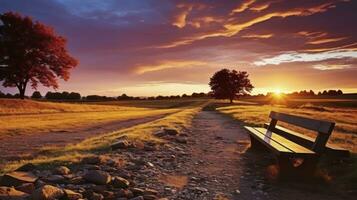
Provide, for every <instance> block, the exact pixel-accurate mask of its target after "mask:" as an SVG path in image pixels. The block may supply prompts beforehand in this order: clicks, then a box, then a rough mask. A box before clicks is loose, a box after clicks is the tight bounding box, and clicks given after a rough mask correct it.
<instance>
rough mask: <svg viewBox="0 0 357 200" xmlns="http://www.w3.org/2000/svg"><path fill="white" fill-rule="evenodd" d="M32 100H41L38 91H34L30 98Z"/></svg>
mask: <svg viewBox="0 0 357 200" xmlns="http://www.w3.org/2000/svg"><path fill="white" fill-rule="evenodd" d="M31 98H32V99H41V98H42V95H41V93H40V92H39V91H34V92H33V93H32V96H31Z"/></svg>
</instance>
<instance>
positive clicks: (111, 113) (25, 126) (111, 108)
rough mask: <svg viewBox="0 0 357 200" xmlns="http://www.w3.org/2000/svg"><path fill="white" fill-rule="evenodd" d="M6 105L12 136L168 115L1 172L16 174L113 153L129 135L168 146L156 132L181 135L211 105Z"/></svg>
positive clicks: (4, 164)
mask: <svg viewBox="0 0 357 200" xmlns="http://www.w3.org/2000/svg"><path fill="white" fill-rule="evenodd" d="M1 101H2V102H0V103H1V104H0V107H1V110H2V115H0V119H1V122H0V125H1V128H0V133H1V134H8V136H11V135H15V134H31V133H33V132H34V131H35V132H42V131H54V130H66V129H69V128H71V129H72V128H73V126H75V127H83V126H86V125H90V124H93V123H98V124H101V123H104V122H108V121H111V120H116V121H118V120H119V121H120V120H125V119H129V118H130V119H131V118H133V119H135V118H139V117H140V118H142V117H149V116H155V115H163V116H162V117H160V118H159V119H157V120H154V121H150V122H147V123H142V124H139V125H134V126H131V127H129V128H124V129H120V130H118V131H112V132H108V133H104V134H101V135H98V136H95V137H91V138H88V139H86V140H84V141H82V142H79V143H76V144H69V145H66V146H65V147H56V146H44V147H42V149H41V150H40V152H39V153H37V156H36V157H35V158H32V159H23V160H16V161H5V160H3V161H1V160H0V173H1V172H6V171H10V170H13V169H14V168H16V167H18V166H20V165H22V164H24V163H28V162H31V163H34V164H39V165H44V166H51V165H53V164H54V163H67V162H71V163H72V162H76V161H78V160H79V159H80V158H82V157H85V156H88V155H91V154H95V153H97V152H100V151H103V150H106V149H108V148H109V147H110V144H112V143H113V142H114V141H115V140H116V138H118V137H120V136H124V135H126V136H128V138H129V139H130V140H133V141H136V142H137V143H140V142H144V141H155V142H158V143H160V142H162V141H161V140H160V139H159V138H156V137H154V136H153V135H152V133H154V132H156V131H158V130H160V129H161V128H164V127H165V128H174V129H176V130H181V129H184V128H186V129H188V128H189V127H190V125H191V120H192V118H193V117H194V116H195V114H196V113H197V112H199V111H200V110H201V108H202V106H204V105H205V104H207V100H205V99H204V100H197V99H192V100H178V101H175V100H154V101H149V100H148V101H120V102H119V101H115V102H90V103H58V102H57V103H54V102H38V101H32V100H26V101H21V100H9V99H7V100H1ZM10 105H11V106H10ZM16 106H17V107H18V108H16ZM5 110H7V112H5ZM44 110H46V111H44ZM14 130H16V131H18V132H19V133H18V132H14ZM9 134H10V135H9ZM0 136H1V135H0ZM0 138H1V137H0Z"/></svg>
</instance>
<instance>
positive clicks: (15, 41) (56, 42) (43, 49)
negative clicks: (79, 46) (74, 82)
mask: <svg viewBox="0 0 357 200" xmlns="http://www.w3.org/2000/svg"><path fill="white" fill-rule="evenodd" d="M0 21H1V22H0V81H3V86H5V87H17V88H18V90H19V97H20V98H22V99H23V98H24V96H25V91H26V87H27V84H28V83H30V84H31V86H32V88H33V89H36V88H37V86H38V84H39V83H40V84H42V85H44V86H46V87H53V88H58V83H57V77H58V78H61V79H64V80H68V78H69V70H70V69H72V68H73V67H75V66H76V65H77V61H76V60H75V59H74V58H73V57H71V56H70V55H68V53H67V51H66V48H65V44H66V40H65V39H64V38H63V37H61V36H58V35H56V33H55V32H54V31H53V29H52V28H50V27H48V26H45V25H43V24H41V23H40V22H37V21H36V22H34V21H33V20H32V19H31V18H30V17H23V16H21V15H20V14H17V13H13V12H7V13H4V14H1V15H0Z"/></svg>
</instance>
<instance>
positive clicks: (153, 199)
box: [143, 195, 158, 200]
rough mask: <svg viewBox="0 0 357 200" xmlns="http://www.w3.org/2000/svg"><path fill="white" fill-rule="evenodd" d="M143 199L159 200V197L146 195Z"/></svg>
mask: <svg viewBox="0 0 357 200" xmlns="http://www.w3.org/2000/svg"><path fill="white" fill-rule="evenodd" d="M143 198H144V199H145V200H155V199H158V198H157V196H155V195H144V196H143Z"/></svg>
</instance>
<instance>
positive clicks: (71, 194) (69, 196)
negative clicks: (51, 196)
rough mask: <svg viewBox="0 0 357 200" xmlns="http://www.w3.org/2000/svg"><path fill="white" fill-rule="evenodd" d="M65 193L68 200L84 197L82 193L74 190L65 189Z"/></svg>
mask: <svg viewBox="0 0 357 200" xmlns="http://www.w3.org/2000/svg"><path fill="white" fill-rule="evenodd" d="M64 193H65V196H66V198H67V199H68V200H78V199H82V198H83V196H82V194H80V193H77V192H74V191H72V190H67V189H64Z"/></svg>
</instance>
